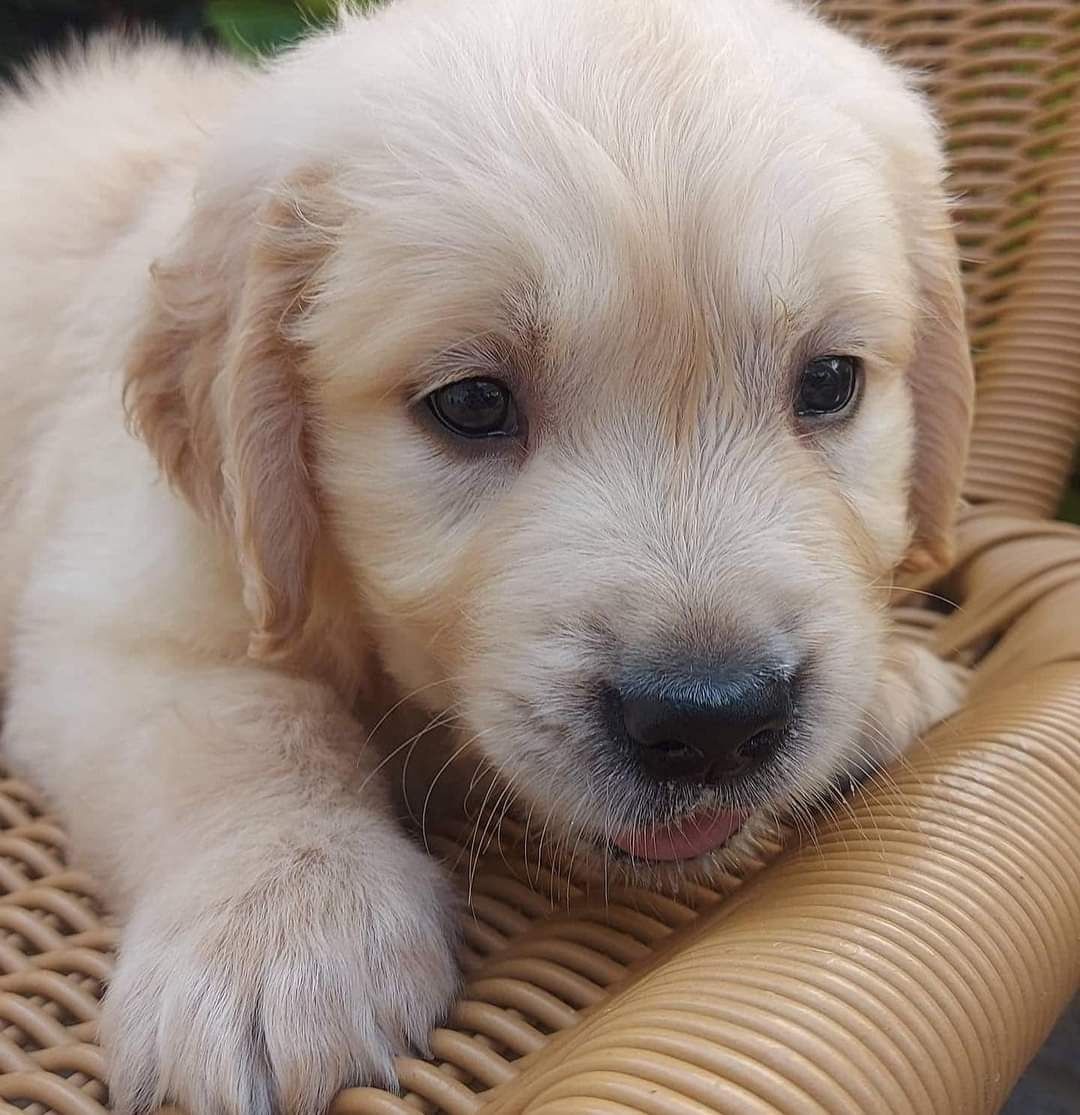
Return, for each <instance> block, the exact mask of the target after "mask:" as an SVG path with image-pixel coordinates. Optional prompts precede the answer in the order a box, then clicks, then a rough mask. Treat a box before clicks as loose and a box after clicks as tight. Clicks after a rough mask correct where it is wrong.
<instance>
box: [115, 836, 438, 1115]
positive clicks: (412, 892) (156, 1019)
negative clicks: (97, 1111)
mask: <svg viewBox="0 0 1080 1115" xmlns="http://www.w3.org/2000/svg"><path fill="white" fill-rule="evenodd" d="M395 852H396V853H397V854H395V856H394V857H393V861H392V862H388V861H387V860H386V859H385V858H381V859H380V862H379V863H378V864H377V865H373V864H371V863H367V864H360V863H357V862H355V861H354V862H352V863H341V862H336V863H327V862H325V858H324V853H310V852H309V853H298V854H297V856H296V857H295V859H294V860H293V862H292V863H290V864H288V865H285V866H284V867H283V866H281V865H279V866H278V867H277V868H276V869H275V870H274V871H272V872H267V873H265V874H264V875H263V876H261V877H260V878H259V879H258V880H257V881H256V882H255V883H254V884H252V883H250V882H249V883H248V885H247V887H246V889H245V888H243V887H240V888H237V893H236V894H235V895H228V894H224V893H223V891H222V888H221V887H220V884H218V883H210V884H208V881H207V880H206V879H205V878H194V877H192V878H189V879H188V880H186V883H185V884H184V885H181V884H180V883H178V882H174V883H173V884H172V885H170V886H169V887H168V888H166V889H162V890H160V891H158V892H155V893H153V894H148V895H147V896H146V898H145V900H144V901H143V902H142V903H141V904H140V905H139V907H138V908H137V910H136V914H135V917H134V918H133V920H132V922H131V924H130V925H129V927H128V929H127V931H126V933H125V935H124V939H123V941H122V947H121V952H120V958H119V963H118V966H117V970H116V974H115V977H114V979H113V981H112V984H111V986H110V989H109V993H108V996H107V998H106V1004H105V1019H104V1029H105V1039H106V1045H107V1048H108V1052H109V1055H110V1058H111V1088H110V1092H111V1099H112V1103H113V1105H114V1107H113V1109H114V1110H115V1111H117V1112H119V1113H122V1115H132V1113H136V1112H145V1111H150V1110H153V1109H155V1108H156V1107H158V1106H159V1105H160V1104H162V1103H165V1102H167V1101H172V1102H176V1103H179V1104H181V1105H182V1106H183V1107H184V1108H185V1109H186V1110H187V1111H188V1112H189V1113H190V1115H316V1113H319V1112H322V1111H323V1110H324V1109H325V1107H326V1105H327V1104H328V1103H329V1101H330V1100H331V1099H332V1098H333V1096H334V1094H335V1093H336V1092H337V1091H338V1090H339V1089H340V1088H342V1087H344V1086H347V1085H350V1084H358V1083H368V1082H376V1083H389V1082H391V1081H392V1079H393V1071H392V1067H391V1058H392V1056H393V1055H394V1054H395V1053H398V1052H402V1051H404V1050H406V1049H407V1048H408V1046H410V1045H414V1046H421V1047H423V1046H424V1045H425V1044H426V1041H427V1037H428V1034H429V1032H430V1030H431V1028H432V1027H433V1026H434V1025H435V1024H437V1022H438V1021H439V1019H440V1018H441V1017H442V1015H443V1014H444V1013H445V1012H446V1010H447V1009H448V1007H449V1005H450V1002H451V1000H452V998H453V995H454V991H455V988H456V986H457V968H456V962H455V958H454V952H455V929H454V926H455V923H456V918H455V916H454V913H455V910H454V907H455V903H454V900H453V898H452V895H451V892H450V888H449V883H448V881H447V879H446V878H445V877H444V876H443V874H442V872H441V870H440V869H439V868H438V866H437V865H436V864H435V863H433V862H432V861H431V860H430V859H428V857H426V856H424V855H423V854H421V853H420V852H419V851H418V850H417V849H415V848H413V847H412V846H411V845H406V844H405V842H404V841H401V846H400V848H397V849H395ZM306 855H310V856H312V857H313V859H312V860H311V861H310V862H309V861H307V860H306V858H305V856H306ZM208 891H209V892H210V893H208Z"/></svg>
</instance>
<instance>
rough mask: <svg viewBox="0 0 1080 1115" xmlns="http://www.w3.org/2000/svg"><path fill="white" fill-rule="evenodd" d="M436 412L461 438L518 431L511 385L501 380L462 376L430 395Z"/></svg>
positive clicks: (498, 435) (429, 401) (432, 407)
mask: <svg viewBox="0 0 1080 1115" xmlns="http://www.w3.org/2000/svg"><path fill="white" fill-rule="evenodd" d="M427 401H428V406H429V407H430V408H431V412H432V414H434V415H435V417H436V418H437V419H438V420H439V421H440V422H441V423H442V424H443V425H444V426H445V427H446V428H447V429H448V430H450V431H451V433H455V434H458V435H459V436H460V437H508V436H512V435H514V434H516V433H517V432H518V415H517V408H516V407H515V405H514V396H513V395H511V394H510V388H509V387H507V386H506V384H505V383H502V382H501V381H499V380H497V379H460V380H458V381H457V382H456V383H449V384H447V385H446V386H445V387H440V388H439V389H438V390H437V391H433V392H432V393H431V394H430V395H428V397H427Z"/></svg>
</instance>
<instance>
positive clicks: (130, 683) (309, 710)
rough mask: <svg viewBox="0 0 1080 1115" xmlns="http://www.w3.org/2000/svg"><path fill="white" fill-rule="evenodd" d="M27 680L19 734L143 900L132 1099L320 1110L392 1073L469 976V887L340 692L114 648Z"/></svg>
mask: <svg viewBox="0 0 1080 1115" xmlns="http://www.w3.org/2000/svg"><path fill="white" fill-rule="evenodd" d="M35 660H36V661H37V662H39V663H40V662H42V661H43V659H42V658H40V657H36V658H35ZM13 680H14V684H13V689H12V701H11V705H10V708H9V710H8V720H7V723H6V725H5V743H6V745H7V747H8V749H9V751H10V753H11V754H12V756H13V757H14V758H15V760H16V761H17V763H18V765H20V766H21V767H22V768H23V769H24V770H27V772H28V773H29V774H30V776H31V777H35V778H37V779H38V780H39V781H41V782H43V783H44V784H45V785H46V787H47V788H48V789H50V790H51V792H52V793H53V794H54V796H55V797H56V799H57V801H58V804H59V805H60V806H61V808H62V811H63V813H64V814H65V817H66V818H67V819H68V820H69V822H70V824H71V827H72V832H73V842H74V844H75V846H76V847H79V848H82V849H85V850H86V852H87V853H88V854H89V855H90V856H91V857H92V866H93V867H94V869H95V870H97V871H98V872H99V873H103V874H104V876H105V880H106V883H107V884H108V885H109V886H110V887H111V888H113V890H114V892H115V894H116V895H117V896H118V897H119V898H120V899H121V901H122V903H123V905H124V906H126V910H124V911H123V912H124V913H125V915H126V924H125V927H124V930H123V936H122V941H121V947H120V955H119V960H118V964H117V968H116V973H115V976H114V978H113V980H112V982H111V986H110V988H109V991H108V995H107V998H106V1007H105V1027H104V1032H105V1038H106V1043H107V1046H108V1049H109V1054H110V1058H111V1077H110V1084H111V1094H112V1103H113V1105H114V1108H113V1109H114V1110H116V1111H117V1112H123V1113H130V1112H143V1111H148V1110H151V1109H153V1108H156V1107H157V1105H158V1104H159V1103H160V1102H161V1101H163V1100H166V1099H170V1100H174V1101H177V1102H179V1103H181V1104H182V1105H183V1106H184V1107H185V1108H186V1109H187V1110H188V1111H190V1112H192V1115H210V1113H213V1115H219V1113H220V1115H224V1113H229V1115H269V1113H270V1112H274V1113H277V1112H289V1113H290V1115H295V1113H299V1115H314V1113H316V1112H321V1111H322V1110H323V1109H324V1107H325V1105H326V1104H327V1102H328V1101H329V1100H330V1098H331V1097H332V1096H333V1094H334V1093H335V1091H336V1090H337V1089H338V1088H339V1087H341V1086H342V1085H345V1084H348V1083H351V1082H361V1081H369V1080H378V1081H386V1080H388V1079H389V1078H390V1075H391V1056H392V1054H393V1053H394V1052H396V1051H399V1050H401V1049H402V1048H403V1047H404V1046H405V1045H406V1044H407V1043H409V1042H413V1043H422V1042H423V1041H424V1040H425V1039H426V1036H427V1034H428V1032H429V1029H430V1027H431V1026H432V1025H433V1024H435V1023H436V1022H437V1020H438V1018H439V1016H440V1015H441V1014H442V1013H443V1012H444V1011H445V1010H446V1008H447V1006H448V1004H449V1002H450V1001H451V998H452V996H453V993H454V989H455V985H456V966H455V962H454V955H453V954H454V936H455V932H454V924H455V920H456V919H455V917H454V906H455V903H454V899H453V897H452V891H451V885H450V882H449V880H448V878H446V877H445V876H444V873H443V871H442V869H441V868H440V867H439V866H438V865H437V864H436V863H435V862H433V861H432V860H431V859H430V858H429V857H428V856H426V855H425V854H424V853H423V852H422V851H421V850H420V849H419V848H418V847H416V846H414V845H413V844H412V843H411V842H410V841H409V840H408V839H407V838H406V836H405V835H404V834H403V833H402V832H400V831H399V830H398V828H397V826H396V824H395V823H394V820H393V817H392V816H391V812H390V806H389V802H388V799H387V795H386V792H385V789H384V787H383V786H382V785H381V784H380V779H379V778H378V777H377V775H376V774H375V772H374V768H375V760H374V758H373V757H372V756H371V755H370V754H368V753H367V752H366V751H365V750H364V747H363V745H362V743H361V741H360V729H359V727H358V726H357V724H356V722H355V721H354V720H353V719H352V718H351V717H350V716H349V715H348V714H347V712H346V711H345V710H344V709H343V708H342V707H341V706H340V704H339V702H338V701H337V700H336V698H335V697H334V696H333V695H332V694H330V693H329V692H328V691H327V690H325V689H323V688H322V687H320V686H317V685H315V684H311V683H307V682H304V681H301V680H297V679H294V678H289V677H286V676H282V675H279V674H275V673H273V672H271V671H268V670H264V669H260V668H258V667H255V666H250V667H244V666H221V667H219V668H210V669H207V668H205V667H196V666H185V665H183V664H182V663H178V662H177V661H176V660H175V659H174V658H172V657H170V658H169V659H166V658H164V657H162V658H161V659H159V660H155V658H154V652H153V651H151V650H148V651H146V652H144V653H142V654H140V655H138V656H136V655H135V654H131V655H128V654H118V653H115V652H110V651H108V650H106V649H104V648H101V647H96V648H86V649H85V650H84V651H83V652H82V653H78V652H76V651H73V650H72V648H71V647H68V648H66V649H57V650H56V652H55V654H54V655H53V656H52V657H51V659H50V660H48V670H47V672H45V673H43V674H42V676H40V677H35V676H31V674H30V671H29V670H26V671H19V670H17V671H16V676H15V677H14V679H13Z"/></svg>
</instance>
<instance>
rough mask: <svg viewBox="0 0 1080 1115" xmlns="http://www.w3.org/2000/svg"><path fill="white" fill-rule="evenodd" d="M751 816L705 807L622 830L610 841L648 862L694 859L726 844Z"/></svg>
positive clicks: (729, 810) (632, 855) (618, 848)
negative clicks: (651, 824)
mask: <svg viewBox="0 0 1080 1115" xmlns="http://www.w3.org/2000/svg"><path fill="white" fill-rule="evenodd" d="M749 816H750V814H749V813H745V812H741V811H737V810H732V809H719V810H717V809H709V810H705V809H703V810H700V811H698V812H696V813H691V814H690V815H689V816H686V817H683V818H681V819H680V820H677V821H673V822H671V823H669V824H666V825H656V826H654V827H651V828H645V829H635V830H628V831H625V832H621V833H619V834H617V835H616V836H614V837H613V838H612V840H611V843H612V845H613V846H614V847H615V848H616V849H617V850H618V851H620V852H622V853H623V854H625V855H627V856H630V857H632V858H633V859H636V860H643V861H645V862H648V863H673V862H677V861H680V860H692V859H697V858H698V857H699V856H704V855H707V854H708V853H709V852H715V851H716V850H717V849H719V848H721V847H723V845H724V844H726V843H727V842H728V841H729V840H730V839H731V838H732V837H733V836H734V835H735V834H736V833H737V832H738V831H739V830H740V829H741V828H742V826H743V825H744V824H745V823H746V821H747V819H748V818H749Z"/></svg>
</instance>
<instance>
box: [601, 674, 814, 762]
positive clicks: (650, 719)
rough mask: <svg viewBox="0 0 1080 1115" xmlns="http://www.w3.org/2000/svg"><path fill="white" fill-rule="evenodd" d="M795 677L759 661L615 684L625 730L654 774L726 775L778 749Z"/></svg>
mask: <svg viewBox="0 0 1080 1115" xmlns="http://www.w3.org/2000/svg"><path fill="white" fill-rule="evenodd" d="M792 678H793V675H792V674H791V672H790V671H787V670H784V669H782V668H778V667H777V666H775V665H762V664H759V665H740V666H731V667H727V668H722V669H719V670H714V671H711V672H709V673H707V674H706V673H703V674H698V675H694V674H685V675H671V674H666V675H665V674H660V675H657V674H650V675H647V676H644V677H640V678H635V679H634V680H633V681H632V682H630V683H628V684H625V685H623V686H621V687H620V689H619V697H620V700H621V705H622V719H623V725H624V726H625V729H626V735H627V737H628V738H629V740H630V743H631V745H632V746H633V747H634V749H635V751H636V753H637V757H638V759H639V761H640V763H641V765H642V766H643V767H644V769H645V770H646V771H647V772H648V773H649V774H650V775H652V777H654V778H657V779H662V780H664V781H671V780H678V781H681V782H700V783H708V784H717V783H722V782H727V781H730V780H732V779H734V778H736V777H739V776H743V775H746V774H748V773H750V772H751V771H752V770H754V769H756V768H757V767H759V766H760V765H761V764H762V763H764V762H765V761H766V760H767V759H769V758H770V757H771V756H772V755H773V754H774V752H775V751H776V748H777V745H778V744H779V742H780V739H781V738H782V735H783V732H784V729H785V728H786V727H787V725H788V723H789V722H790V720H791V715H792V707H793V703H794V698H793V688H794V685H793V681H792Z"/></svg>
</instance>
